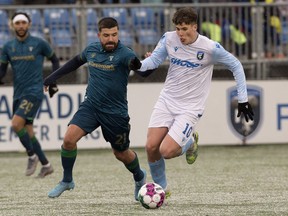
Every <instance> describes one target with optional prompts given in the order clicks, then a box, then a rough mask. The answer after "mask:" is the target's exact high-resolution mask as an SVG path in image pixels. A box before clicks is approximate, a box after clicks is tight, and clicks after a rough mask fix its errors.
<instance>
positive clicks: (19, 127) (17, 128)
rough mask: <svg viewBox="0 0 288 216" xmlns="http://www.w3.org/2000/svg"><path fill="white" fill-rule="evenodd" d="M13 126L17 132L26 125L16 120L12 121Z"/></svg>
mask: <svg viewBox="0 0 288 216" xmlns="http://www.w3.org/2000/svg"><path fill="white" fill-rule="evenodd" d="M11 127H12V129H13V130H14V131H15V132H18V131H20V130H21V129H22V128H23V127H24V126H23V125H22V124H19V123H18V122H16V121H12V123H11Z"/></svg>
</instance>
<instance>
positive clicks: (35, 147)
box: [31, 136, 49, 165]
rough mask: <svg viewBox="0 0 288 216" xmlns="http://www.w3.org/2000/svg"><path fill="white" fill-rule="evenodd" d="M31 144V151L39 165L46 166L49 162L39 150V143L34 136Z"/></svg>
mask: <svg viewBox="0 0 288 216" xmlns="http://www.w3.org/2000/svg"><path fill="white" fill-rule="evenodd" d="M31 143H32V145H33V150H34V152H35V153H36V154H37V156H38V158H39V160H40V162H41V164H42V165H46V164H48V163H49V162H48V160H47V158H46V156H45V154H44V152H43V150H42V148H41V145H40V143H39V142H38V140H37V138H36V137H35V136H33V137H32V138H31Z"/></svg>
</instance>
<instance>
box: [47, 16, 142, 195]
mask: <svg viewBox="0 0 288 216" xmlns="http://www.w3.org/2000/svg"><path fill="white" fill-rule="evenodd" d="M98 28H99V33H98V37H99V40H100V42H96V43H91V44H90V45H89V46H88V47H86V48H85V49H84V51H83V52H82V53H80V54H79V55H77V56H75V57H74V58H72V59H71V60H69V61H68V62H67V63H66V64H65V65H63V67H61V68H59V69H58V70H57V71H55V72H54V73H52V74H51V75H50V76H48V77H47V78H46V79H45V81H44V86H45V88H46V90H47V86H49V85H51V84H53V83H55V81H56V80H57V79H58V78H60V77H61V76H63V75H65V74H68V73H70V72H73V71H75V70H76V69H77V68H79V67H80V66H81V65H83V64H84V63H87V64H88V69H89V80H88V86H87V89H86V94H85V99H84V101H83V102H82V103H81V105H80V107H79V109H78V111H77V112H76V113H75V115H74V116H73V118H72V120H71V121H70V123H69V126H68V129H67V131H66V133H65V136H64V141H63V145H62V148H61V159H62V167H63V169H64V173H63V179H62V181H61V182H60V183H59V184H58V185H56V187H55V188H54V189H52V190H51V191H50V192H49V193H48V197H50V198H55V197H59V196H60V195H61V194H62V193H63V192H64V191H65V190H71V189H73V188H74V187H75V184H74V181H73V175H72V171H73V166H74V163H75V160H76V156H77V142H78V141H79V140H80V139H81V138H82V137H83V136H86V135H87V134H88V133H91V132H93V131H94V130H95V129H96V128H98V127H100V126H101V129H102V133H103V136H104V138H105V140H106V141H107V142H110V144H111V147H112V149H113V153H114V155H115V157H116V158H117V159H118V160H119V161H121V162H122V163H123V164H124V165H125V167H126V168H127V169H128V170H129V171H130V172H131V173H132V174H133V178H134V181H135V191H134V195H135V199H136V200H138V191H139V190H140V188H141V186H142V185H143V184H144V183H145V181H146V171H145V170H141V169H140V165H139V161H138V157H137V154H136V153H135V152H134V151H132V150H131V149H129V145H130V140H129V133H130V124H129V121H130V117H129V115H128V103H127V84H128V77H129V73H130V70H131V69H135V68H134V67H132V68H131V67H130V66H129V65H130V64H131V62H132V64H131V65H135V64H133V62H134V61H135V60H138V59H137V58H136V55H135V53H134V52H133V51H132V50H131V49H130V48H128V47H126V46H124V45H123V44H122V43H121V42H120V41H119V39H118V31H119V27H118V23H117V21H116V20H115V19H114V18H111V17H106V18H103V19H101V20H100V21H99V23H98ZM95 39H96V38H95ZM137 62H139V60H138V61H137ZM104 164H105V163H103V166H105V165H104Z"/></svg>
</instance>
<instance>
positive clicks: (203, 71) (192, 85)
mask: <svg viewBox="0 0 288 216" xmlns="http://www.w3.org/2000/svg"><path fill="white" fill-rule="evenodd" d="M197 20H198V15H197V12H196V11H195V10H194V9H193V8H181V9H179V10H178V11H176V12H175V14H174V16H173V20H172V21H173V23H174V25H175V26H176V31H171V32H166V33H165V34H164V35H163V36H162V38H161V39H160V41H159V42H158V45H157V46H156V48H155V49H154V51H153V52H152V54H151V53H147V54H146V57H147V58H146V59H144V60H143V61H142V62H141V63H140V62H135V63H137V67H136V68H138V66H139V65H141V67H140V66H139V71H137V73H139V74H140V75H141V74H142V75H143V76H147V75H149V74H150V73H151V72H153V70H154V69H156V68H157V67H158V66H159V65H160V64H161V63H162V62H164V61H165V60H166V59H167V57H168V59H169V61H170V65H169V69H168V74H167V77H166V81H165V84H164V88H163V89H162V91H161V93H160V96H159V98H158V101H157V102H156V105H155V106H154V109H153V112H152V115H151V118H150V122H149V126H148V134H147V141H146V152H147V157H148V163H149V167H150V172H151V176H152V178H153V181H154V182H156V183H157V184H159V185H161V187H162V188H163V189H164V190H165V191H166V197H167V196H169V195H170V192H169V190H168V189H167V180H166V172H165V161H164V159H171V158H174V157H178V156H180V155H182V154H185V153H186V161H187V163H188V164H193V163H194V162H195V160H196V158H197V155H198V153H197V145H198V144H197V142H198V133H197V132H195V127H196V124H197V122H198V121H199V120H200V118H201V117H202V115H203V112H204V108H205V102H206V99H207V97H208V94H209V91H210V86H211V79H212V73H213V66H214V64H218V63H221V64H224V65H225V66H226V67H227V68H228V69H229V70H230V71H232V73H233V76H234V78H235V80H236V83H237V91H238V115H237V116H238V117H240V115H241V114H243V115H244V117H245V120H246V121H247V122H248V121H249V119H251V120H253V115H254V114H253V111H252V108H251V106H250V104H249V103H248V97H247V87H246V78H245V73H244V70H243V67H242V65H241V63H240V61H239V60H238V59H237V58H236V57H234V56H233V55H232V54H231V53H229V52H227V51H226V50H225V49H224V48H223V47H222V46H221V45H220V44H219V43H217V42H215V41H212V40H210V39H208V38H207V37H205V36H202V35H200V34H199V33H198V32H197Z"/></svg>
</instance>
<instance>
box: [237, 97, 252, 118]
mask: <svg viewBox="0 0 288 216" xmlns="http://www.w3.org/2000/svg"><path fill="white" fill-rule="evenodd" d="M242 113H243V115H244V117H245V120H246V122H248V121H249V119H250V120H252V121H253V116H254V112H253V110H252V107H251V105H250V104H249V102H245V103H238V114H237V117H240V116H241V114H242Z"/></svg>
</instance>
